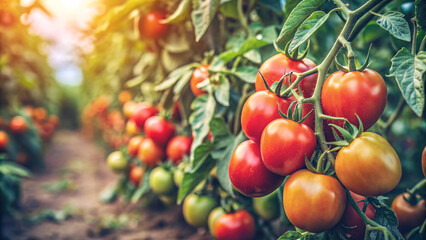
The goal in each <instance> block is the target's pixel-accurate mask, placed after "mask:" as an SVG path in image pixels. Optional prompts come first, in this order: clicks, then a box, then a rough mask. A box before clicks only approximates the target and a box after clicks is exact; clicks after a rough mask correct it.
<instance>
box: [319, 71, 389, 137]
mask: <svg viewBox="0 0 426 240" xmlns="http://www.w3.org/2000/svg"><path fill="white" fill-rule="evenodd" d="M386 95H387V90H386V84H385V81H384V80H383V78H382V77H381V76H380V74H378V73H377V72H375V71H373V70H371V69H365V70H364V71H362V72H358V71H353V72H348V73H346V72H342V71H337V72H335V73H333V74H331V75H330V76H329V77H328V78H327V80H326V81H325V83H324V86H323V88H322V92H321V104H322V107H323V110H324V113H325V114H327V115H330V116H334V117H344V118H346V119H348V121H349V122H350V123H352V124H354V125H356V126H358V119H357V117H356V115H355V114H357V115H358V116H359V118H360V119H361V121H362V124H363V126H364V129H365V130H366V129H368V128H370V127H371V126H373V124H374V123H375V122H376V121H377V120H378V119H379V117H380V115H382V113H383V110H384V109H385V106H386ZM328 123H334V124H336V125H339V126H343V121H328ZM328 132H330V130H328ZM328 135H330V134H328Z"/></svg>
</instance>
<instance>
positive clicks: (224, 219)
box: [214, 210, 256, 240]
mask: <svg viewBox="0 0 426 240" xmlns="http://www.w3.org/2000/svg"><path fill="white" fill-rule="evenodd" d="M214 233H215V236H216V238H217V239H219V240H234V239H253V238H254V236H255V233H256V226H255V223H254V219H253V217H252V216H251V215H250V213H248V212H247V211H246V210H238V211H236V212H234V213H225V214H223V215H222V216H220V217H218V218H217V219H216V222H215V224H214Z"/></svg>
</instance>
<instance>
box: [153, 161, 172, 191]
mask: <svg viewBox="0 0 426 240" xmlns="http://www.w3.org/2000/svg"><path fill="white" fill-rule="evenodd" d="M149 187H150V188H151V190H152V191H153V192H154V193H156V194H159V195H167V194H170V193H172V192H173V191H174V190H175V184H174V182H173V174H172V173H170V172H169V171H167V170H166V169H164V168H162V167H156V168H154V169H153V170H152V172H151V174H150V175H149Z"/></svg>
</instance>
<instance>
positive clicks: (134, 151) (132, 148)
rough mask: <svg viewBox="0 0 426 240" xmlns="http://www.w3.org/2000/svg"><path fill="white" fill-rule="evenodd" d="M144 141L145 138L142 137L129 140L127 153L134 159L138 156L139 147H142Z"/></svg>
mask: <svg viewBox="0 0 426 240" xmlns="http://www.w3.org/2000/svg"><path fill="white" fill-rule="evenodd" d="M143 140H144V137H142V136H136V137H132V138H131V139H130V140H129V143H128V144H127V152H128V153H129V155H130V156H132V157H134V156H137V155H138V151H139V146H140V145H141V143H142V141H143Z"/></svg>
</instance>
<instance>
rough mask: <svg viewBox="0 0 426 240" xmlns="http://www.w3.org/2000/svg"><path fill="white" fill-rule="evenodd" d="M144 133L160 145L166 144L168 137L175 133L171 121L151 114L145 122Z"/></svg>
mask: <svg viewBox="0 0 426 240" xmlns="http://www.w3.org/2000/svg"><path fill="white" fill-rule="evenodd" d="M144 130H145V135H146V136H147V137H149V138H151V139H152V140H154V142H156V143H157V144H158V145H160V146H166V144H167V142H168V141H169V140H170V138H172V137H173V135H175V133H176V129H175V126H174V125H173V123H170V122H168V121H167V120H166V119H164V118H163V117H160V116H153V117H150V118H148V119H147V120H146V122H145V127H144Z"/></svg>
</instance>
